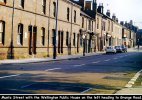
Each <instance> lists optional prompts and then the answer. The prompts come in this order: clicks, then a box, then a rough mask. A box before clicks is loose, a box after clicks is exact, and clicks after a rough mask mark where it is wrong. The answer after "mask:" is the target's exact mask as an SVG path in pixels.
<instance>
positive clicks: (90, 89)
mask: <svg viewBox="0 0 142 100" xmlns="http://www.w3.org/2000/svg"><path fill="white" fill-rule="evenodd" d="M92 89H93V88H89V89H87V90H85V91H83V92H81V94H83V93H86V92H88V91H90V90H92Z"/></svg>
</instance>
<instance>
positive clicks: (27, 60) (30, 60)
mask: <svg viewBox="0 0 142 100" xmlns="http://www.w3.org/2000/svg"><path fill="white" fill-rule="evenodd" d="M101 54H104V52H97V53H86V54H85V56H83V54H75V55H64V56H57V57H56V59H53V58H51V57H48V58H29V59H18V60H16V59H8V60H0V64H24V63H38V62H49V61H59V60H68V59H76V58H81V57H87V56H94V55H101Z"/></svg>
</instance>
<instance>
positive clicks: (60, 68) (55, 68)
mask: <svg viewBox="0 0 142 100" xmlns="http://www.w3.org/2000/svg"><path fill="white" fill-rule="evenodd" d="M57 69H61V68H53V69H47V70H45V71H53V70H57Z"/></svg>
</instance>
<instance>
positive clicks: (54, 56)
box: [53, 0, 58, 59]
mask: <svg viewBox="0 0 142 100" xmlns="http://www.w3.org/2000/svg"><path fill="white" fill-rule="evenodd" d="M56 2H57V3H56V29H55V32H54V51H53V59H56V57H57V52H56V45H57V34H58V0H56Z"/></svg>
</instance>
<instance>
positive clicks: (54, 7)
mask: <svg viewBox="0 0 142 100" xmlns="http://www.w3.org/2000/svg"><path fill="white" fill-rule="evenodd" d="M53 16H54V17H55V16H56V2H53Z"/></svg>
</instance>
